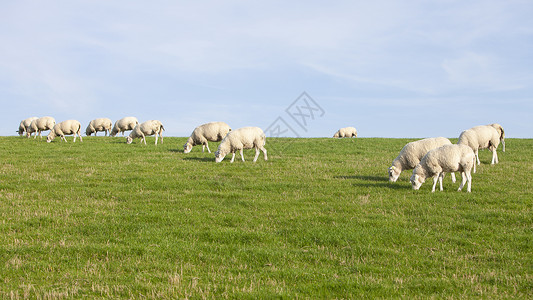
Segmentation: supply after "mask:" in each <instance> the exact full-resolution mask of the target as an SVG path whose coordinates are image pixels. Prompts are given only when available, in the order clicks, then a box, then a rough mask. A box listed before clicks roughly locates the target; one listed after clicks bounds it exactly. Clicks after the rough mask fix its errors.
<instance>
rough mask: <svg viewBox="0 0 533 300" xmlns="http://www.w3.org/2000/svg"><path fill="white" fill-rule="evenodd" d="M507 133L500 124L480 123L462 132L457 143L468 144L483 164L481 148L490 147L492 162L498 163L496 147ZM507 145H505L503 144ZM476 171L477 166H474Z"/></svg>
mask: <svg viewBox="0 0 533 300" xmlns="http://www.w3.org/2000/svg"><path fill="white" fill-rule="evenodd" d="M504 139H505V133H504V131H503V128H502V127H501V125H499V124H496V123H495V124H491V125H480V126H476V127H472V128H470V129H467V130H465V131H463V132H462V133H461V135H460V136H459V140H458V142H457V144H461V145H467V146H469V147H470V148H472V150H474V154H475V155H476V161H477V164H478V165H479V164H481V162H480V160H479V149H487V148H488V149H489V150H490V151H491V152H492V161H491V164H495V163H498V154H497V153H496V149H497V148H498V145H499V144H500V140H503V141H504ZM503 147H505V146H503ZM474 173H476V166H474Z"/></svg>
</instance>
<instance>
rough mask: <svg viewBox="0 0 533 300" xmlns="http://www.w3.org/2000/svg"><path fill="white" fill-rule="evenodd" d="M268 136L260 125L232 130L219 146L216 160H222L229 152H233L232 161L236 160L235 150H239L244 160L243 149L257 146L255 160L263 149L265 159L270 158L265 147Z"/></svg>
mask: <svg viewBox="0 0 533 300" xmlns="http://www.w3.org/2000/svg"><path fill="white" fill-rule="evenodd" d="M265 143H266V136H265V133H264V132H263V130H262V129H261V128H259V127H243V128H239V129H236V130H233V131H230V132H229V133H228V134H227V135H226V137H225V138H224V139H223V140H222V142H221V143H220V145H219V146H218V150H217V151H216V152H215V161H216V162H217V163H219V162H221V161H222V160H223V159H224V157H226V155H227V154H228V153H232V154H233V156H232V157H231V161H230V162H231V163H233V161H234V160H235V151H237V150H239V152H240V153H241V158H242V161H244V155H243V153H242V152H243V151H242V150H243V149H252V148H255V157H254V162H256V161H257V157H258V156H259V150H261V151H263V153H264V158H265V160H268V157H267V150H266V149H265Z"/></svg>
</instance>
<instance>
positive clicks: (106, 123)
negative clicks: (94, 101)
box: [85, 118, 113, 136]
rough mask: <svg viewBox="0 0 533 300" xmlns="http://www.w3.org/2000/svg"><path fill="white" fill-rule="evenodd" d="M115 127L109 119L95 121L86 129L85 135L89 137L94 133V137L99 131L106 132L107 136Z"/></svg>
mask: <svg viewBox="0 0 533 300" xmlns="http://www.w3.org/2000/svg"><path fill="white" fill-rule="evenodd" d="M112 126H113V122H111V119H108V118H98V119H94V120H92V121H91V122H89V125H87V129H85V134H86V135H87V136H90V135H91V134H93V133H94V136H96V133H98V131H104V132H105V136H107V133H108V132H109V131H111V127H112Z"/></svg>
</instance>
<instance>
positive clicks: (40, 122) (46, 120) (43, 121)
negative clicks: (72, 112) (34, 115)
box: [26, 117, 56, 139]
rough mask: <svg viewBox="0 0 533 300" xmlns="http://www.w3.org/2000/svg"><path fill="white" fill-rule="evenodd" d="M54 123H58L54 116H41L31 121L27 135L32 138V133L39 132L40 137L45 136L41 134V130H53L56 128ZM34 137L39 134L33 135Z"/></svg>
mask: <svg viewBox="0 0 533 300" xmlns="http://www.w3.org/2000/svg"><path fill="white" fill-rule="evenodd" d="M54 125H56V120H55V119H54V118H52V117H41V118H39V119H36V120H33V121H31V124H30V126H29V127H28V128H26V136H27V137H28V138H30V136H31V134H32V133H34V132H38V133H39V138H41V139H42V138H43V137H42V136H41V132H43V131H46V130H51V129H52V128H54ZM33 138H34V139H35V138H37V134H35V136H34V137H33Z"/></svg>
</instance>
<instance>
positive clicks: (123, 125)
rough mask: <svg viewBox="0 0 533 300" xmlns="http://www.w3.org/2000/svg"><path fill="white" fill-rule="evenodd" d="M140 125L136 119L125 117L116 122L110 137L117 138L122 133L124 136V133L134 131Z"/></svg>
mask: <svg viewBox="0 0 533 300" xmlns="http://www.w3.org/2000/svg"><path fill="white" fill-rule="evenodd" d="M138 124H139V121H137V118H135V117H125V118H122V119H120V120H118V121H116V122H115V126H113V129H111V134H110V136H116V135H117V134H118V133H119V132H122V136H124V131H128V130H133V128H135V126H137V125H138Z"/></svg>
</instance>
